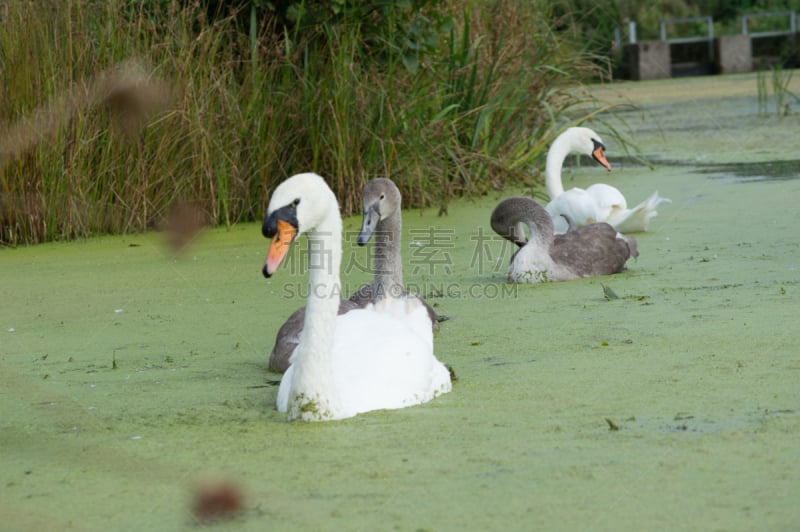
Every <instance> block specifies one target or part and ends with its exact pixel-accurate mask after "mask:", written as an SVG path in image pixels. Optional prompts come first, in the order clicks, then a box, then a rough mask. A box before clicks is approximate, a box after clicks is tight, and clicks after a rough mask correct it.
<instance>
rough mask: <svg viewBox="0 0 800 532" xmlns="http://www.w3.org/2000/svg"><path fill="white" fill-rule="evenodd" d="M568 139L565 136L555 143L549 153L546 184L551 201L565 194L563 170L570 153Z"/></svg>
mask: <svg viewBox="0 0 800 532" xmlns="http://www.w3.org/2000/svg"><path fill="white" fill-rule="evenodd" d="M570 151H571V150H570V146H569V141H568V138H567V137H565V136H564V135H562V136H560V137H558V138H557V139H556V140H554V141H553V145H552V146H550V150H549V151H548V152H547V162H546V163H545V167H544V184H545V186H546V187H547V194H548V195H549V196H550V199H551V200H552V199H555V198H556V197H557V196H559V195H561V194H563V193H564V185H563V184H562V183H561V168H562V167H563V166H564V159H566V158H567V155H569V152H570Z"/></svg>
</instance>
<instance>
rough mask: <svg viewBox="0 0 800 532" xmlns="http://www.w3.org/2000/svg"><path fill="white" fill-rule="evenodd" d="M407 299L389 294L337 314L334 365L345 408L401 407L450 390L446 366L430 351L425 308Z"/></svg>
mask: <svg viewBox="0 0 800 532" xmlns="http://www.w3.org/2000/svg"><path fill="white" fill-rule="evenodd" d="M411 301H412V300H406V299H405V298H401V299H399V300H396V301H391V300H390V301H387V302H386V303H383V304H379V305H378V308H374V307H371V306H370V307H368V308H366V309H363V310H355V311H351V312H349V313H348V314H345V315H343V316H340V317H339V319H337V321H336V333H335V336H334V344H333V361H332V362H333V368H332V371H333V376H334V385H335V387H336V389H337V390H338V392H339V399H340V400H341V403H342V406H343V408H344V409H345V410H346V411H349V412H353V414H356V413H361V412H368V411H370V410H379V409H390V408H403V407H406V406H410V405H414V404H419V403H423V402H426V401H429V400H431V399H433V397H435V396H436V395H438V394H440V393H446V392H448V391H450V387H451V383H450V375H449V372H448V371H447V368H445V367H444V365H443V364H442V363H441V362H439V361H438V360H437V359H436V357H435V356H434V354H433V333H432V332H431V322H430V318H429V317H428V313H427V311H426V309H425V308H424V307H423V306H422V305H421V304H419V303H418V302H415V303H414V304H411V303H410V302H411ZM406 307H412V308H406Z"/></svg>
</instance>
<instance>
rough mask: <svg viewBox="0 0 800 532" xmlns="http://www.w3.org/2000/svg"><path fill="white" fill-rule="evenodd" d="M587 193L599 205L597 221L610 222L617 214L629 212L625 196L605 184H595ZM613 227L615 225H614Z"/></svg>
mask: <svg viewBox="0 0 800 532" xmlns="http://www.w3.org/2000/svg"><path fill="white" fill-rule="evenodd" d="M586 193H587V194H589V195H590V196H592V198H594V201H595V204H596V205H597V218H596V220H595V221H598V222H608V220H609V218H611V217H612V216H614V215H615V214H616V213H620V212H625V211H627V210H628V203H627V201H625V196H623V195H622V192H620V191H619V190H618V189H617V188H615V187H612V186H611V185H606V184H605V183H595V184H594V185H591V186H590V187H589V188H587V189H586ZM612 225H613V224H612Z"/></svg>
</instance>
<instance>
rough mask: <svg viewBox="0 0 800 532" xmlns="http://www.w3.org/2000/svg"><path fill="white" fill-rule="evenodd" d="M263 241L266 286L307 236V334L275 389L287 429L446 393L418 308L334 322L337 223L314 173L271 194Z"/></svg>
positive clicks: (373, 309)
mask: <svg viewBox="0 0 800 532" xmlns="http://www.w3.org/2000/svg"><path fill="white" fill-rule="evenodd" d="M262 233H263V234H264V236H265V237H267V238H271V239H272V243H271V244H270V248H269V252H268V254H267V258H266V261H265V262H264V268H263V273H264V276H265V277H270V276H271V275H272V274H274V273H275V270H276V269H277V268H278V266H279V265H280V263H281V261H282V260H283V257H284V256H285V255H286V252H287V250H288V248H289V246H290V245H291V243H292V242H293V241H294V240H295V238H296V237H297V236H298V235H299V234H301V233H306V235H307V237H308V261H309V280H308V285H309V289H308V302H307V304H306V319H305V327H304V328H303V332H302V333H301V335H300V343H299V344H298V345H297V348H296V349H295V351H294V353H293V354H292V361H291V366H289V369H288V370H286V373H284V375H283V378H282V379H281V384H280V387H279V389H278V400H277V403H278V410H279V411H281V412H287V415H288V418H289V419H290V420H294V419H302V420H305V421H325V420H332V419H343V418H348V417H352V416H355V415H356V414H359V413H361V412H368V411H370V410H380V409H388V408H404V407H407V406H411V405H415V404H419V403H424V402H427V401H430V400H431V399H433V398H434V397H436V396H437V395H439V394H443V393H447V392H449V391H450V389H451V382H450V373H449V371H448V370H447V368H446V367H445V366H444V365H443V364H442V363H441V362H439V360H437V359H436V356H435V355H434V354H433V333H432V328H431V319H430V317H429V316H428V313H427V311H426V310H425V307H424V306H423V305H422V303H421V302H420V300H419V299H417V298H415V297H413V296H411V297H400V298H395V297H386V298H384V299H383V300H381V301H380V302H379V303H377V304H376V305H368V306H367V307H366V308H364V309H355V310H351V311H350V312H348V313H346V314H341V315H338V309H339V299H340V298H339V292H340V281H339V268H340V265H341V259H342V242H341V234H342V219H341V216H340V214H339V205H338V203H337V201H336V196H334V194H333V192H332V191H331V189H330V188H329V187H328V185H327V184H326V183H325V181H324V180H323V179H322V178H321V177H320V176H318V175H316V174H311V173H306V174H298V175H295V176H293V177H291V178H289V179H287V180H286V181H284V182H283V183H281V184H280V185H279V186H278V187H277V188H276V189H275V192H274V193H273V194H272V197H271V198H270V202H269V208H268V210H267V216H266V218H265V220H264V225H263V227H262Z"/></svg>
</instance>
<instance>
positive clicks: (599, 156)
mask: <svg viewBox="0 0 800 532" xmlns="http://www.w3.org/2000/svg"><path fill="white" fill-rule="evenodd" d="M592 157H593V158H594V160H595V161H597V162H598V163H600V164H602V165H603V166H605V168H606V170H611V163H609V162H608V159H606V152H605V150H604V149H603V146H602V145H599V146H597V147H596V148H595V149H594V151H593V152H592Z"/></svg>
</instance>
